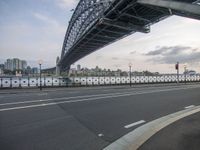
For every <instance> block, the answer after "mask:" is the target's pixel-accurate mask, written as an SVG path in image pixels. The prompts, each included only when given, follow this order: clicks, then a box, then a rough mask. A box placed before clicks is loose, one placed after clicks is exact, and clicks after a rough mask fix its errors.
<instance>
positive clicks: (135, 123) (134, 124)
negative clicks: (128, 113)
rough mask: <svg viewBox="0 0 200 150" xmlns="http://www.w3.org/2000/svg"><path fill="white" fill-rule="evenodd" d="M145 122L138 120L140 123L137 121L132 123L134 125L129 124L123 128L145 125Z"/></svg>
mask: <svg viewBox="0 0 200 150" xmlns="http://www.w3.org/2000/svg"><path fill="white" fill-rule="evenodd" d="M145 122H146V121H144V120H140V121H137V122H134V123H131V124H128V125H125V126H124V128H126V129H128V128H131V127H134V126H136V125H139V124H142V123H145Z"/></svg>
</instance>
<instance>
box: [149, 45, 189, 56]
mask: <svg viewBox="0 0 200 150" xmlns="http://www.w3.org/2000/svg"><path fill="white" fill-rule="evenodd" d="M188 49H192V48H191V47H188V46H185V47H184V46H163V47H158V48H157V49H156V50H154V51H150V52H148V53H146V54H145V55H147V56H156V55H177V54H180V53H182V52H183V51H185V50H188Z"/></svg>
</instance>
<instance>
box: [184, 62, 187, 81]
mask: <svg viewBox="0 0 200 150" xmlns="http://www.w3.org/2000/svg"><path fill="white" fill-rule="evenodd" d="M186 69H187V66H186V65H184V76H185V84H186Z"/></svg>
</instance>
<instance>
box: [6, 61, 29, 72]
mask: <svg viewBox="0 0 200 150" xmlns="http://www.w3.org/2000/svg"><path fill="white" fill-rule="evenodd" d="M4 66H5V67H4V68H5V69H6V70H10V71H15V70H25V69H26V68H27V62H26V61H25V60H20V59H18V58H13V59H7V60H6V62H5V63H4Z"/></svg>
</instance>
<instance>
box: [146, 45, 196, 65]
mask: <svg viewBox="0 0 200 150" xmlns="http://www.w3.org/2000/svg"><path fill="white" fill-rule="evenodd" d="M144 55H146V56H151V59H150V60H151V61H153V62H156V63H157V62H159V63H166V64H174V63H175V62H177V61H179V62H180V63H190V64H191V63H198V62H199V61H200V50H199V49H197V48H193V47H189V46H170V47H167V46H163V47H160V48H158V49H156V50H154V51H150V52H148V53H146V54H144ZM148 61H149V60H148Z"/></svg>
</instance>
